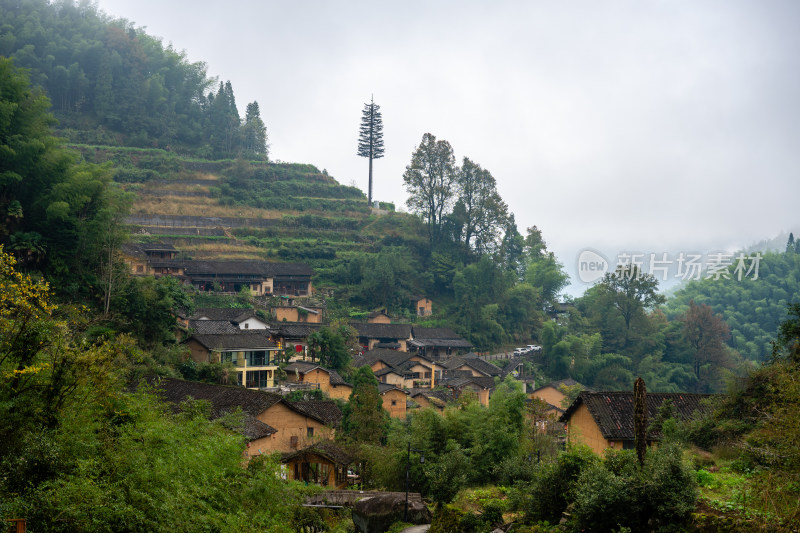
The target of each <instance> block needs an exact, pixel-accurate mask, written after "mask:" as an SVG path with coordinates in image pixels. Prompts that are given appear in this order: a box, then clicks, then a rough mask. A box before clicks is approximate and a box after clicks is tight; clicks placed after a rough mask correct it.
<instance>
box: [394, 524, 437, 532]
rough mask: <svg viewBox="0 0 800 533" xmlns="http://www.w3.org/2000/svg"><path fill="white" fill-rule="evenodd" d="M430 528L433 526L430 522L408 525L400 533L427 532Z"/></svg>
mask: <svg viewBox="0 0 800 533" xmlns="http://www.w3.org/2000/svg"><path fill="white" fill-rule="evenodd" d="M430 528H431V525H430V524H424V525H422V526H413V527H407V528H405V529H404V530H403V531H401V532H400V533H425V532H426V531H428V530H429V529H430Z"/></svg>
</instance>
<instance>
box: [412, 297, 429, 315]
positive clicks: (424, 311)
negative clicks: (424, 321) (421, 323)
mask: <svg viewBox="0 0 800 533" xmlns="http://www.w3.org/2000/svg"><path fill="white" fill-rule="evenodd" d="M411 305H412V306H413V307H414V313H416V315H417V316H428V315H432V314H433V300H431V299H430V298H428V297H427V296H414V297H412V298H411Z"/></svg>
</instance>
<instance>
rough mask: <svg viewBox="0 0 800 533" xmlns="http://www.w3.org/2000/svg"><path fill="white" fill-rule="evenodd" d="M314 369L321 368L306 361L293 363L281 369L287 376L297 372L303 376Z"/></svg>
mask: <svg viewBox="0 0 800 533" xmlns="http://www.w3.org/2000/svg"><path fill="white" fill-rule="evenodd" d="M315 368H321V367H320V366H319V365H318V364H316V363H309V362H307V361H293V362H291V363H289V364H288V365H286V366H285V367H283V371H284V372H286V373H287V374H290V373H291V374H294V373H295V372H297V373H298V374H305V373H306V372H311V371H312V370H314V369H315Z"/></svg>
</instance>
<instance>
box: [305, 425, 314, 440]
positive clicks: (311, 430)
mask: <svg viewBox="0 0 800 533" xmlns="http://www.w3.org/2000/svg"><path fill="white" fill-rule="evenodd" d="M306 436H307V437H308V438H309V439H310V438H312V437H313V436H314V428H311V427H310V428H308V429H307V430H306Z"/></svg>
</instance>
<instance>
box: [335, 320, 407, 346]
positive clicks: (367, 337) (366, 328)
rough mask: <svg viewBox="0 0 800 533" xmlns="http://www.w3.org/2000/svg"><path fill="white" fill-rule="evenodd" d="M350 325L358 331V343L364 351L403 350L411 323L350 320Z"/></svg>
mask: <svg viewBox="0 0 800 533" xmlns="http://www.w3.org/2000/svg"><path fill="white" fill-rule="evenodd" d="M350 325H351V326H352V327H353V328H354V329H355V330H356V331H357V332H358V343H359V344H360V345H361V347H362V348H363V349H364V351H367V350H372V349H373V348H386V349H390V350H397V351H400V352H405V351H407V349H406V346H407V344H408V342H409V341H410V340H411V324H382V323H370V322H350Z"/></svg>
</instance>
